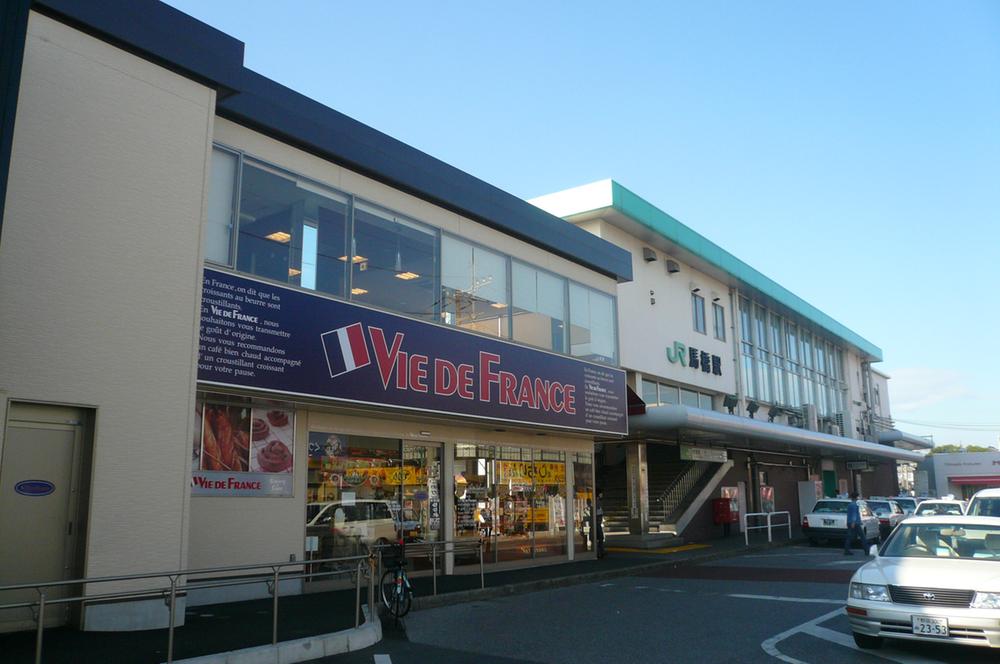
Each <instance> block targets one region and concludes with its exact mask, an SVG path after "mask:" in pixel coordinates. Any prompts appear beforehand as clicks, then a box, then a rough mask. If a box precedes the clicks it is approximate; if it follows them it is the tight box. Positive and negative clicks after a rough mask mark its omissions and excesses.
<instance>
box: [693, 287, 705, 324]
mask: <svg viewBox="0 0 1000 664" xmlns="http://www.w3.org/2000/svg"><path fill="white" fill-rule="evenodd" d="M691 314H692V316H693V317H694V331H695V332H701V333H702V334H705V298H703V297H702V296H701V295H698V294H696V293H691Z"/></svg>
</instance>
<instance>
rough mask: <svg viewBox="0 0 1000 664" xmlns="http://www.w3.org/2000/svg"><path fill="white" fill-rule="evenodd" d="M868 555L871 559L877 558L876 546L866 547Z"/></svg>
mask: <svg viewBox="0 0 1000 664" xmlns="http://www.w3.org/2000/svg"><path fill="white" fill-rule="evenodd" d="M868 555H869V556H871V557H872V558H878V544H872V545H871V546H870V547H868Z"/></svg>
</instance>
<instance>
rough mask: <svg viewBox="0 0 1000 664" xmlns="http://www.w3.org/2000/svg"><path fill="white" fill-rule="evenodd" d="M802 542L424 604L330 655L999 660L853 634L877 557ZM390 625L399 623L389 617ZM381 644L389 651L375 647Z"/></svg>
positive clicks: (354, 658)
mask: <svg viewBox="0 0 1000 664" xmlns="http://www.w3.org/2000/svg"><path fill="white" fill-rule="evenodd" d="M856 554H857V555H855V556H852V557H845V556H843V554H842V552H841V551H840V549H838V548H823V547H819V548H811V547H805V546H793V547H785V548H780V549H775V550H773V551H767V552H764V553H753V554H746V555H742V556H737V557H730V558H727V559H724V560H717V561H713V562H710V563H704V564H700V565H685V566H679V567H676V568H672V569H662V570H658V571H656V572H650V573H644V574H643V575H641V576H638V575H637V576H627V577H617V578H612V579H607V580H604V581H599V582H593V583H587V584H581V585H576V586H569V587H562V588H554V589H550V590H544V591H539V592H533V593H527V594H522V595H512V596H506V597H498V598H494V599H489V600H481V601H476V602H469V603H463V604H454V605H450V606H443V607H439V608H434V609H426V610H421V611H416V612H413V613H411V614H410V616H408V617H407V618H406V619H405V621H404V622H405V632H404V631H403V630H399V631H393V630H392V629H391V628H390V629H389V630H387V634H386V638H385V639H384V640H383V642H382V643H379V644H377V645H376V646H374V647H373V648H369V649H367V650H365V651H360V652H358V653H351V654H349V655H345V656H341V657H338V658H331V659H330V660H328V661H331V662H366V663H371V662H375V663H376V664H392V663H395V664H408V663H416V662H424V661H439V662H442V663H444V662H462V661H483V662H497V663H498V664H499V663H501V662H503V663H506V662H513V661H517V662H555V663H563V662H565V663H566V664H581V663H585V662H594V663H596V662H608V661H629V660H635V661H643V662H671V663H681V664H683V663H686V662H691V663H692V664H694V663H697V664H704V662H734V663H735V662H740V663H742V662H768V663H773V662H787V663H789V664H843V663H844V662H864V663H873V664H874V663H884V662H899V663H901V664H930V663H947V664H951V663H956V664H973V663H979V662H994V663H995V662H997V661H998V660H1000V653H997V652H996V651H990V650H987V649H981V648H970V647H961V646H954V645H950V644H941V645H937V644H930V645H928V644H925V643H908V642H893V641H888V642H887V645H886V646H885V647H884V648H882V649H880V650H877V651H862V650H860V649H858V648H857V647H856V646H855V645H854V641H853V638H852V636H851V631H850V627H849V626H848V622H847V618H846V616H845V614H844V604H845V596H846V593H847V583H848V580H849V579H850V576H851V574H852V573H853V572H854V570H855V569H856V568H857V567H858V566H860V565H862V564H863V563H864V562H865V561H866V560H867V558H866V557H864V556H861V555H860V552H856ZM390 627H391V626H390ZM376 655H378V658H377V659H376Z"/></svg>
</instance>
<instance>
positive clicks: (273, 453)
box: [250, 408, 295, 473]
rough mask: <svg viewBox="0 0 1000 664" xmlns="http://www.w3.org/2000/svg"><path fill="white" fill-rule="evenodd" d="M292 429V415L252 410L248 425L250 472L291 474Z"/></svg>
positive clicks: (268, 410)
mask: <svg viewBox="0 0 1000 664" xmlns="http://www.w3.org/2000/svg"><path fill="white" fill-rule="evenodd" d="M294 425H295V422H294V415H293V413H292V411H289V410H277V409H265V408H254V409H253V415H252V417H251V425H250V438H251V450H250V472H252V473H290V472H292V460H293V450H294V449H295V445H294V441H295V429H294Z"/></svg>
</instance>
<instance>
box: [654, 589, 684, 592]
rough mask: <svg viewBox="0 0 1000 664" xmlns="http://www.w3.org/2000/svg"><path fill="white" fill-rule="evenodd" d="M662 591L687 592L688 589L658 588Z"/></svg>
mask: <svg viewBox="0 0 1000 664" xmlns="http://www.w3.org/2000/svg"><path fill="white" fill-rule="evenodd" d="M657 590H659V591H660V592H661V593H686V592H687V591H686V590H677V589H676V588H657Z"/></svg>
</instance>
